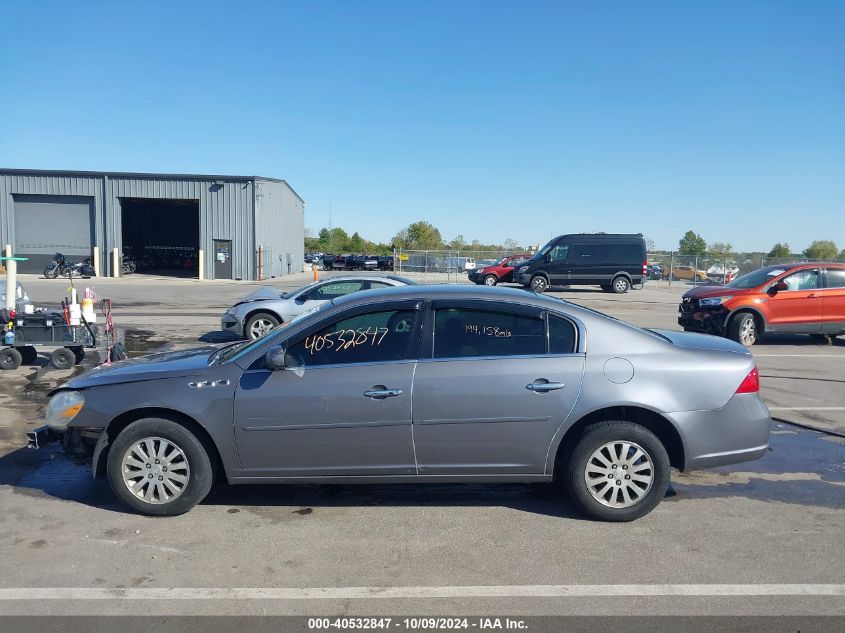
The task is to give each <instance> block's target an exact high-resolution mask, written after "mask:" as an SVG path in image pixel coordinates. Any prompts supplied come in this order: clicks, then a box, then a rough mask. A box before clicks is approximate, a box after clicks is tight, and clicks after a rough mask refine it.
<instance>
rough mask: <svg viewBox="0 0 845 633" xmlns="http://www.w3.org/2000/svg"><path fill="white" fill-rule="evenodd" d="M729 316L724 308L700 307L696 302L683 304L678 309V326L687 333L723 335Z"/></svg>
mask: <svg viewBox="0 0 845 633" xmlns="http://www.w3.org/2000/svg"><path fill="white" fill-rule="evenodd" d="M729 315H730V312H729V311H728V310H727V309H726V308H725V307H724V306H713V307H701V306H699V305H698V304H697V302H684V303H682V304H681V305H680V306H679V308H678V325H680V326H681V327H682V328H684V330H687V331H692V332H702V333H704V334H723V333H724V331H725V325H726V324H727V322H728V316H729Z"/></svg>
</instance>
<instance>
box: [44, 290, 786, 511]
mask: <svg viewBox="0 0 845 633" xmlns="http://www.w3.org/2000/svg"><path fill="white" fill-rule="evenodd" d="M150 407H155V408H154V409H151V408H150ZM47 421H48V425H49V427H50V428H49V429H48V430H50V432H52V433H55V432H60V433H62V434H68V433H69V434H70V437H65V438H64V441H65V446H77V445H79V444H80V443H81V444H82V445H83V446H84V445H85V442H86V441H87V442H88V443H89V445H93V451H92V461H93V469H94V473H95V475H99V474H103V473H107V474H108V477H109V480H110V482H111V486H112V489H113V490H114V492H115V494H116V495H117V496H118V497H119V498H120V499H121V500H122V501H123V502H125V503H126V504H127V505H129V506H130V507H132V508H134V509H135V510H137V511H140V512H143V513H146V514H154V515H173V514H180V513H182V512H186V511H187V510H189V509H190V508H191V507H193V506H194V505H195V504H196V503H198V502H199V501H201V500H202V499H203V498H204V497H205V496H206V495H207V494H208V492H209V490H210V489H211V486H212V484H213V482H214V480H215V478H216V475H217V472H218V471H220V470H222V471H223V472H222V474H223V475H225V477H226V478H227V479H228V481H229V482H230V483H232V484H238V483H274V482H275V483H288V482H291V483H294V482H297V483H409V482H544V481H548V482H552V481H556V482H559V483H560V484H561V485H562V486H564V487H565V488H566V489H567V490H568V491H569V495H570V498H571V499H572V501H574V503H575V504H576V505H577V506H578V507H579V508H580V509H581V510H583V511H584V512H585V513H586V514H588V515H590V516H592V517H596V518H599V519H604V520H610V521H630V520H632V519H636V518H638V517H641V516H643V515H644V514H646V513H648V512H649V511H651V510H652V509H653V508H654V507H655V506H656V505H657V504H658V503H660V500H661V499H662V498H663V497H664V495H665V494H666V490H667V487H668V485H669V475H670V467H672V466H674V467H675V468H678V469H680V470H691V469H696V468H708V467H712V466H719V465H722V464H731V463H735V462H742V461H747V460H751V459H756V458H758V457H761V456H762V455H763V454H764V453H765V452H766V450H767V447H768V442H769V425H770V417H769V411H768V409H767V408H766V405H765V404H763V401H762V399H761V398H760V394H759V378H758V374H757V368H756V367H755V364H754V358H753V357H752V356H751V354H749V353H748V351H747V350H746V349H745V348H744V347H742V346H741V345H739V344H738V343H734V342H733V341H729V340H726V339H723V338H717V337H714V336H707V335H704V334H693V333H686V332H673V331H650V330H643V329H640V328H636V327H634V326H631V325H628V324H626V323H623V322H622V321H618V320H616V319H613V318H610V317H608V316H605V315H603V314H600V313H598V312H594V311H592V310H589V309H587V308H584V307H580V306H577V305H573V304H571V303H567V302H564V301H561V300H558V299H554V298H551V297H546V296H543V295H538V294H534V293H529V292H525V291H524V290H516V289H508V288H495V287H494V288H488V287H485V286H481V287H467V286H405V287H398V288H386V289H383V290H369V291H366V292H356V293H352V294H349V295H346V296H344V297H341V298H338V299H334V300H333V301H332V302H331V303H324V304H322V305H320V306H318V307H317V308H316V309H315V310H314V311H313V312H310V313H306V314H304V315H302V316H300V317H297V318H295V319H293V320H292V321H291V322H290V323H289V324H288V326H287V327H285V328H279V329H278V330H276V331H273V332H271V333H270V334H268V335H267V336H264V337H262V338H260V339H257V340H256V341H253V342H242V343H233V344H230V345H227V346H220V347H206V348H201V349H195V350H185V351H179V352H172V353H168V354H159V355H151V356H146V357H144V358H143V359H134V360H129V361H122V362H118V363H114V364H113V365H112V366H111V367H110V368H98V369H96V370H93V371H90V372H88V373H85V374H82V375H80V376H76V377H74V378H72V379H71V381H70V382H69V383H67V384H66V385H63V386H62V387H61V388H60V389H59V390H57V391H56V392H54V393H53V398H52V400H51V401H50V404H49V406H48V409H47ZM34 435H35V436H36V437H34V438H32V441H33V443H34V444H38V443H39V442H38V441H37V440H38V437H37V435H38V432H36V433H34ZM74 438H76V439H74ZM80 438H83V439H80ZM675 507H676V508H679V507H680V506H675Z"/></svg>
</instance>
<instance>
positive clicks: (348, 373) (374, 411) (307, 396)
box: [234, 301, 420, 478]
mask: <svg viewBox="0 0 845 633" xmlns="http://www.w3.org/2000/svg"><path fill="white" fill-rule="evenodd" d="M419 311H420V310H419V305H418V303H417V302H416V301H403V302H391V303H389V304H384V303H382V304H379V305H378V307H375V306H370V307H362V308H357V309H352V310H347V311H345V312H344V313H343V314H341V315H333V316H331V317H328V318H327V319H324V320H323V321H321V322H319V323H317V324H316V325H315V326H313V327H311V328H309V329H308V330H306V331H304V332H301V333H298V334H296V335H295V336H293V337H291V338H289V339H287V340H285V341H284V342H283V343H281V344H282V345H283V346H284V347H285V350H286V354H285V365H286V367H285V369H279V370H275V371H271V370H269V369H268V368H267V367H266V365H265V363H264V356H263V355H262V356H261V357H259V358H258V359H256V360H255V361H253V363H252V364H251V365H250V367H249V369H247V371H245V372H244V374H243V376H242V377H241V380H240V381H239V383H238V387H237V389H236V391H235V405H234V408H235V412H234V422H235V438H236V441H237V447H238V454H239V456H240V459H241V463H242V467H243V475H244V476H245V477H255V478H264V477H274V478H288V477H347V476H366V475H409V474H414V473H415V472H416V462H415V459H414V449H413V439H412V432H411V386H412V380H413V375H414V369H415V366H416V358H415V356H416V351H417V344H418V339H419V330H420V326H419V324H418V322H419V317H418V315H419Z"/></svg>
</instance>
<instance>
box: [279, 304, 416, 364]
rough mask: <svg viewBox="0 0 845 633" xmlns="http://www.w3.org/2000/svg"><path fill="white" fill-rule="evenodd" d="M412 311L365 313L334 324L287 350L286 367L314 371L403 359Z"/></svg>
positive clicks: (411, 329) (408, 336)
mask: <svg viewBox="0 0 845 633" xmlns="http://www.w3.org/2000/svg"><path fill="white" fill-rule="evenodd" d="M415 316H416V310H410V309H401V310H383V311H381V312H368V313H365V314H358V315H356V316H354V317H349V318H346V319H343V320H341V321H336V322H335V323H332V324H331V325H328V326H326V327H324V328H322V329H321V330H319V331H318V332H314V333H313V334H309V335H308V336H306V337H304V338H302V339H299V340H298V341H296V342H295V343H293V344H291V345H289V346H288V349H287V356H286V359H285V362H286V364H288V366H290V367H314V366H319V365H336V364H345V363H373V362H388V361H395V360H402V359H404V358H406V357H407V353H408V346H409V343H410V341H411V338H412V337H413V324H414V318H415Z"/></svg>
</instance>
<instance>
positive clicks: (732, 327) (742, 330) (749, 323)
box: [728, 312, 760, 347]
mask: <svg viewBox="0 0 845 633" xmlns="http://www.w3.org/2000/svg"><path fill="white" fill-rule="evenodd" d="M728 338H729V339H731V340H733V341H736V342H737V343H739V344H740V345H744V346H745V347H751V346H752V345H754V343H756V342H757V341H758V340H759V338H760V333H759V332H758V327H757V319H755V318H754V315H753V314H751V313H750V312H740V313H739V314H737V315H735V316H734V317H733V318H732V319H731V320H730V322H729V323H728Z"/></svg>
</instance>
